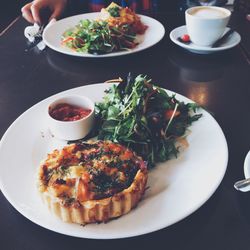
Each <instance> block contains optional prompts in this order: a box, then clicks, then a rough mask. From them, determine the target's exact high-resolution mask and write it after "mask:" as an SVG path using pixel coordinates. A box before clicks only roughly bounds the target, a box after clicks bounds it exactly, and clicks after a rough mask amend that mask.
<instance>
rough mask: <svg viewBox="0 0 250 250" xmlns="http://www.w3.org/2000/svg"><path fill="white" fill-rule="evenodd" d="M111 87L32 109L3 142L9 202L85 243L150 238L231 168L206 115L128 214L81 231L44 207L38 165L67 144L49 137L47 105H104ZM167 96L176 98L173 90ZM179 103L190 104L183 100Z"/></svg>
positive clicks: (200, 200)
mask: <svg viewBox="0 0 250 250" xmlns="http://www.w3.org/2000/svg"><path fill="white" fill-rule="evenodd" d="M109 86H110V84H103V83H102V84H94V85H88V86H83V87H79V88H74V89H71V90H67V91H64V92H61V93H59V94H57V95H54V96H52V97H49V98H47V99H45V100H43V101H41V102H39V103H38V104H36V105H34V106H33V107H31V108H30V109H29V110H27V111H26V112H24V113H23V114H22V115H21V116H20V117H18V118H17V119H16V120H15V121H14V122H13V124H12V125H11V126H10V127H9V128H8V130H7V131H6V133H5V134H4V136H3V137H2V140H1V143H0V162H1V165H0V188H1V191H2V193H3V194H4V195H5V197H6V198H7V199H8V201H9V202H10V203H11V204H12V205H13V206H14V207H15V208H16V209H17V210H18V211H19V212H20V213H21V214H23V215H24V216H25V217H27V218H28V219H30V220H31V221H33V222H35V223H37V224H38V225H40V226H42V227H45V228H47V229H50V230H53V231H56V232H58V233H62V234H66V235H71V236H77V237H82V238H96V239H111V238H124V237H130V236H136V235H142V234H145V233H150V232H153V231H156V230H159V229H162V228H164V227H167V226H169V225H171V224H173V223H176V222H178V221H180V220H181V219H183V218H185V217H187V216H188V215H190V214H191V213H193V212H194V211H195V210H197V209H198V208H199V207H200V206H201V205H202V204H204V203H205V202H206V201H207V200H208V199H209V197H210V196H211V195H212V194H213V193H214V192H215V190H216V188H217V187H218V185H219V184H220V182H221V180H222V178H223V176H224V174H225V171H226V167H227V161H228V149H227V142H226V139H225V137H224V134H223V132H222V130H221V128H220V126H219V125H218V123H217V122H216V121H215V119H214V118H213V117H212V116H211V115H210V114H209V113H208V112H206V111H205V110H200V112H201V113H202V114H203V116H202V118H200V120H199V121H197V122H194V124H193V125H192V126H191V128H190V130H191V133H190V135H189V136H188V142H189V147H188V148H187V149H186V150H185V151H183V152H182V153H181V154H180V155H179V157H178V158H177V159H172V160H170V161H167V162H165V163H162V164H159V165H157V166H156V167H155V168H154V169H153V170H151V171H150V173H149V180H148V187H149V188H148V189H147V191H146V193H145V196H144V198H143V200H142V201H141V202H140V203H139V204H138V206H137V207H136V208H135V209H133V210H132V211H131V212H130V213H128V214H127V215H124V216H122V217H120V218H119V219H116V220H112V221H110V222H108V223H106V224H89V225H86V226H85V227H82V226H80V225H77V224H69V223H64V222H62V221H61V220H60V219H58V218H57V217H55V216H54V215H53V214H51V213H50V212H49V211H48V209H47V207H46V205H45V204H43V203H42V201H41V198H40V196H39V194H38V191H37V187H36V175H37V170H38V166H39V163H40V162H41V160H42V159H44V158H45V157H46V156H47V153H48V152H50V151H51V150H52V149H55V148H60V147H62V146H63V145H65V144H66V142H65V141H59V140H57V139H55V138H53V137H51V135H50V134H49V132H48V129H47V121H46V112H47V108H48V105H49V104H50V103H51V102H52V101H53V100H55V99H56V98H58V97H62V96H64V95H74V94H77V95H86V96H88V97H89V98H91V99H92V100H93V101H95V102H98V101H101V100H102V97H103V95H104V90H105V89H107V88H108V87H109ZM168 93H170V94H171V93H173V92H170V91H168ZM176 98H177V99H179V100H181V101H184V102H190V101H191V100H189V99H187V98H186V97H184V96H181V95H179V94H176Z"/></svg>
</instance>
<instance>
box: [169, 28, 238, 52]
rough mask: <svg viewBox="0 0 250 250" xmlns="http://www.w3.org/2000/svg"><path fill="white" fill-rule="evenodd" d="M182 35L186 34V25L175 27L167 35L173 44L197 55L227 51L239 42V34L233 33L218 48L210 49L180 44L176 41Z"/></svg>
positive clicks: (192, 44) (191, 44)
mask: <svg viewBox="0 0 250 250" xmlns="http://www.w3.org/2000/svg"><path fill="white" fill-rule="evenodd" d="M229 29H230V28H226V30H225V32H227V31H228V30H229ZM184 34H187V28H186V25H183V26H180V27H177V28H175V29H174V30H172V31H171V32H170V34H169V37H170V39H171V40H172V41H173V42H174V43H175V44H177V45H179V46H181V47H182V48H184V49H187V50H189V51H191V52H193V53H197V54H210V53H214V52H219V51H223V50H227V49H230V48H232V47H234V46H236V45H237V44H238V43H239V42H240V40H241V37H240V34H239V33H237V32H236V31H235V32H233V34H232V35H231V36H230V37H229V38H228V39H227V40H226V41H225V42H224V43H223V44H222V45H221V46H220V47H217V48H211V47H203V46H199V45H195V44H194V43H190V44H184V43H181V42H180V41H178V37H181V36H183V35H184Z"/></svg>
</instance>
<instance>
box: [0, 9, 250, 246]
mask: <svg viewBox="0 0 250 250" xmlns="http://www.w3.org/2000/svg"><path fill="white" fill-rule="evenodd" d="M157 18H158V19H159V20H160V21H161V22H162V23H163V24H164V25H165V28H166V36H165V38H164V39H163V40H162V41H161V42H160V43H159V44H157V45H156V46H154V47H153V48H150V49H148V50H146V51H143V52H140V53H138V54H134V55H130V56H123V57H117V58H109V59H101V60H97V59H83V58H74V57H70V56H65V55H61V54H59V53H56V52H54V51H52V50H50V49H46V50H45V51H43V52H40V51H38V50H36V49H34V50H31V51H29V52H25V49H26V47H27V41H26V40H25V38H24V36H23V30H24V27H25V26H26V25H27V23H26V22H25V21H24V20H23V19H21V18H19V19H17V20H16V21H15V22H14V23H13V24H12V26H11V27H9V28H8V29H7V30H5V31H4V32H2V34H1V36H0V136H2V135H3V134H4V132H5V131H6V129H7V128H8V127H9V126H10V124H11V123H12V122H13V121H14V119H16V118H17V117H18V116H19V115H20V114H22V112H24V111H25V110H26V109H28V108H29V107H31V106H32V105H34V104H35V103H37V102H39V101H41V100H43V99H44V98H46V97H48V96H50V95H53V94H55V93H58V92H60V91H62V90H66V89H70V88H73V87H77V86H82V85H86V84H91V83H96V82H102V81H104V80H106V79H112V78H116V77H118V76H121V77H124V76H126V74H127V73H128V72H129V71H131V72H133V73H134V74H140V73H142V74H147V75H148V76H150V77H151V78H152V79H154V82H155V83H157V84H158V85H160V86H162V87H164V88H167V89H170V90H173V91H176V92H178V93H180V94H183V95H185V96H187V97H189V98H191V99H192V100H194V101H196V102H197V103H199V104H201V105H203V106H205V107H206V108H207V109H208V110H210V111H211V112H212V113H213V114H214V116H215V118H216V120H217V121H218V123H219V124H220V126H221V127H222V129H223V131H224V133H225V136H226V139H227V142H228V147H229V163H228V169H227V172H226V175H225V177H224V179H223V181H222V183H221V185H220V186H219V188H218V189H217V191H216V192H215V193H214V195H213V196H212V197H211V198H210V199H209V200H208V201H207V202H206V203H205V204H204V205H203V206H202V207H201V208H200V209H198V210H197V211H196V212H195V213H193V214H192V215H190V216H188V217H187V218H185V219H184V220H182V221H180V222H178V223H176V224H174V225H172V226H170V227H168V228H165V229H162V230H160V231H157V232H153V233H150V234H147V235H142V236H139V237H134V238H127V239H122V240H105V241H103V240H88V239H79V238H74V237H69V236H65V235H61V234H57V233H54V232H52V231H49V230H46V229H44V228H41V227H40V226H38V225H36V224H34V223H32V222H31V221H29V220H27V219H26V218H25V217H23V216H22V215H21V214H19V213H18V212H17V211H16V210H15V208H13V207H12V206H11V205H10V204H9V203H8V201H7V200H6V199H5V197H4V196H3V195H2V194H1V193H0V249H3V250H8V249H11V250H14V249H18V250H19V249H20V250H21V249H22V250H28V249H32V250H33V249H36V250H40V249H41V250H42V249H60V250H62V249H83V248H84V249H126V250H127V249H138V248H139V247H140V248H144V249H160V248H163V249H186V250H188V249H190V250H194V249H203V250H211V249H213V250H217V249H218V250H222V249H226V250H230V249H232V250H236V249H237V250H241V249H242V250H246V249H249V246H250V237H249V235H250V193H240V192H237V191H236V190H234V188H233V183H234V182H235V181H236V180H238V179H241V178H243V162H244V157H245V155H246V153H247V152H248V150H249V149H250V133H249V129H250V111H249V110H250V66H249V64H248V59H247V54H246V53H245V51H243V50H242V48H241V47H240V46H237V47H235V48H233V49H231V50H229V51H226V52H223V53H219V54H212V55H205V56H204V55H195V54H191V53H189V52H187V51H184V50H182V49H180V48H178V47H176V46H175V45H174V44H172V43H171V41H170V39H169V37H168V34H169V31H170V30H172V29H173V28H174V27H177V26H178V25H181V24H183V23H184V19H183V16H182V15H181V14H175V13H172V14H171V13H164V14H162V15H160V16H157ZM232 20H233V22H232V23H231V24H232V25H235V26H236V27H238V28H239V29H240V27H241V22H242V24H243V23H244V21H241V20H240V18H237V17H233V19H232ZM244 25H245V28H242V29H243V30H240V31H241V35H242V37H243V38H244V40H245V39H247V35H248V36H249V33H247V30H246V29H249V25H250V22H249V24H246V23H244ZM244 29H245V30H244ZM244 31H245V32H244ZM27 136H28V135H27ZM17 140H18V138H17ZM24 143H25V142H24ZM14 154H15V152H14ZM0 167H8V166H1V163H0ZM20 167H22V166H20ZM11 174H13V173H10V176H11ZM13 185H15V183H13ZM18 188H19V187H17V190H18ZM20 190H21V188H20ZM156 213H157V211H156Z"/></svg>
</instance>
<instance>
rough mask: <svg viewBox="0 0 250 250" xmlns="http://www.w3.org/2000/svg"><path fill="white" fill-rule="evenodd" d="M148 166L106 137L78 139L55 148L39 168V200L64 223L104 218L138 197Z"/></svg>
mask: <svg viewBox="0 0 250 250" xmlns="http://www.w3.org/2000/svg"><path fill="white" fill-rule="evenodd" d="M147 177H148V173H147V167H146V165H145V163H144V162H143V160H142V159H141V158H140V157H138V156H137V155H136V154H135V153H134V152H133V151H131V150H130V149H128V148H126V147H124V146H122V145H120V144H117V143H113V142H110V141H97V142H91V141H89V142H82V143H78V144H71V145H68V146H65V147H64V148H63V149H62V150H54V151H53V152H52V153H50V154H48V156H47V158H46V159H45V160H44V161H43V162H42V164H41V165H40V167H39V174H38V183H39V191H40V193H41V195H42V197H43V200H44V201H45V203H46V204H47V205H48V207H49V208H50V210H51V211H52V212H54V213H55V214H56V215H57V216H59V217H60V218H61V219H62V220H63V221H65V222H73V223H78V224H87V223H95V222H106V221H108V220H110V219H112V218H116V217H119V216H122V215H124V214H126V213H128V212H129V211H130V210H131V209H132V208H134V207H135V206H136V205H137V204H138V202H139V201H140V200H141V198H142V196H143V194H144V192H145V188H146V183H147Z"/></svg>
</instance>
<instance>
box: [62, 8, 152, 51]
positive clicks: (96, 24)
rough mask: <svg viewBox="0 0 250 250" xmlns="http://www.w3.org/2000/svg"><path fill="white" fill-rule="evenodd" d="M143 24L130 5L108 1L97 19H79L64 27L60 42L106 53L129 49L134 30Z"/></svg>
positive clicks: (143, 27) (142, 28)
mask: <svg viewBox="0 0 250 250" xmlns="http://www.w3.org/2000/svg"><path fill="white" fill-rule="evenodd" d="M146 29H147V26H146V25H144V24H143V23H142V22H141V20H140V17H139V16H137V15H136V14H135V13H134V12H133V11H132V10H131V9H129V8H127V7H126V8H122V7H120V6H119V5H117V4H115V3H111V4H110V5H109V6H108V7H107V8H105V9H102V11H101V12H100V19H98V20H88V19H85V20H81V21H80V22H79V23H78V24H77V25H76V26H75V27H73V28H70V29H68V30H66V31H65V32H64V33H63V35H62V41H61V44H62V45H63V46H66V47H68V48H70V49H72V50H74V51H77V52H85V53H91V54H106V53H111V52H115V51H121V50H129V49H131V48H134V47H136V46H137V45H138V42H137V41H136V35H137V34H144V32H145V30H146Z"/></svg>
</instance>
